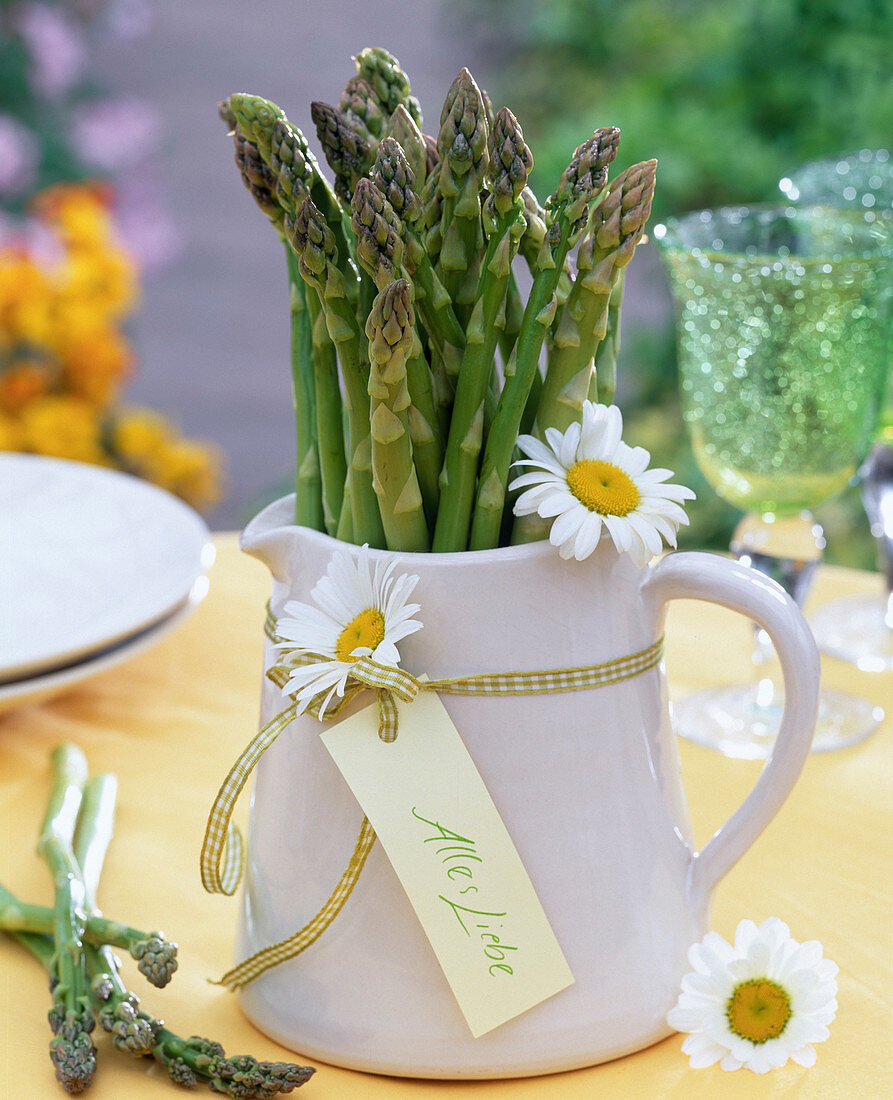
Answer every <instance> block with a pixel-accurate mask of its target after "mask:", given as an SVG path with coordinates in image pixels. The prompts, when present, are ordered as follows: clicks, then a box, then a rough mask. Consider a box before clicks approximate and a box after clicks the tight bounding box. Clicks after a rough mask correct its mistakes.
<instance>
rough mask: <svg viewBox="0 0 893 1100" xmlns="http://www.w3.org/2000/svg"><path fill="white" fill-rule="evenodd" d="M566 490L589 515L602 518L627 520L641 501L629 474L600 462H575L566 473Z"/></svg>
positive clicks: (589, 460)
mask: <svg viewBox="0 0 893 1100" xmlns="http://www.w3.org/2000/svg"><path fill="white" fill-rule="evenodd" d="M567 487H568V488H569V489H570V491H571V492H572V493H573V494H574V496H575V497H576V498H577V500H579V501H580V502H581V503H582V504H585V505H586V507H587V508H588V509H589V511H590V512H598V513H599V514H600V515H603V516H627V515H629V513H630V512H632V511H633V509H634V508H635V507H636V505H637V504H638V503H639V499H640V497H639V490H638V488H637V487H636V483H635V482H634V481H633V479H632V478H631V477H630V476H629V474H628V473H626V471H625V470H621V469H620V467H619V466H615V465H614V463H613V462H605V461H603V460H602V459H600V458H598V459H596V458H584V459H581V460H580V461H579V462H575V463H574V464H573V466H571V468H570V469H569V470H568V472H567Z"/></svg>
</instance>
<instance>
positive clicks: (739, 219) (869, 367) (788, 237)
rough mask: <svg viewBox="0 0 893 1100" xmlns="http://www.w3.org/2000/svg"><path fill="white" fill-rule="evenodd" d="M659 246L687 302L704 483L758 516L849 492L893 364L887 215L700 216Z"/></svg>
mask: <svg viewBox="0 0 893 1100" xmlns="http://www.w3.org/2000/svg"><path fill="white" fill-rule="evenodd" d="M655 238H656V239H657V243H658V245H659V246H660V247H661V249H662V253H663V258H664V260H665V263H666V265H667V269H668V271H669V273H670V278H671V283H672V287H673V292H674V297H675V298H676V303H677V307H678V336H679V369H680V380H681V388H682V398H683V411H684V416H685V420H686V423H687V425H688V428H689V431H690V433H691V439H692V445H693V448H694V451H695V455H696V457H697V460H698V463H699V464H700V466H701V468H702V470H703V471H704V474H705V476H706V477H707V479H708V480H709V481H710V483H711V484H712V485H713V487H714V488H715V489H716V491H717V493H719V495H720V496H722V497H724V498H725V499H726V500H728V501H730V502H731V503H732V504H735V505H737V506H738V507H740V508H743V509H745V510H747V511H758V512H775V513H779V514H785V513H790V512H796V511H799V510H801V509H803V508H811V507H815V506H816V505H818V504H821V503H822V502H823V501H824V500H827V499H828V498H829V497H832V496H834V494H836V493H838V492H839V491H840V490H842V489H843V488H844V487H845V486H846V484H847V482H848V481H849V479H850V478H851V477H852V476H853V474H854V473H855V472H856V469H857V468H858V465H859V462H860V461H861V459H862V458H863V457H864V455H865V453H866V451H867V449H868V447H869V444H870V443H871V439H872V436H873V432H874V430H875V425H876V422H877V418H878V414H879V411H880V406H881V400H882V396H883V394H884V390H885V385H886V377H887V372H888V364H889V358H890V356H889V340H890V327H891V310H890V293H889V289H890V282H891V265H890V256H889V252H888V251H887V250H888V248H889V230H888V228H887V226H886V224H885V223H884V220H883V219H878V218H877V217H872V218H870V219H866V217H865V216H864V215H863V214H861V213H859V212H852V211H846V210H833V209H830V208H827V207H825V208H793V207H789V206H786V207H768V208H759V207H753V208H728V209H724V210H713V211H700V212H697V213H694V214H690V215H687V216H685V217H683V218H680V219H675V220H673V221H671V222H668V224H667V225H666V226H665V227H658V230H656V231H655Z"/></svg>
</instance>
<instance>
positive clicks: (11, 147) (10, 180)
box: [0, 114, 40, 195]
mask: <svg viewBox="0 0 893 1100" xmlns="http://www.w3.org/2000/svg"><path fill="white" fill-rule="evenodd" d="M39 157H40V147H39V145H38V141H37V138H36V136H35V135H34V134H33V133H32V132H31V131H30V130H29V129H28V128H27V127H25V126H23V125H22V124H21V123H20V122H19V121H18V120H17V119H14V118H13V117H12V116H11V115H4V114H0V195H19V194H21V193H22V192H24V191H27V190H28V188H29V187H30V186H31V184H32V183H33V181H34V176H35V173H36V171H37V162H38V160H39Z"/></svg>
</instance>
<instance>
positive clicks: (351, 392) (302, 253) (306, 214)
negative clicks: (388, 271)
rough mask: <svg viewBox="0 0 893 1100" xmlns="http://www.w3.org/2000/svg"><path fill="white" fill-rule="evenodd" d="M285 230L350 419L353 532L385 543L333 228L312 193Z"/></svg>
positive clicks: (357, 342) (358, 351)
mask: <svg viewBox="0 0 893 1100" xmlns="http://www.w3.org/2000/svg"><path fill="white" fill-rule="evenodd" d="M285 232H286V235H287V237H288V239H289V240H290V242H291V244H292V246H293V248H294V250H295V252H296V253H297V255H298V264H299V269H300V272H301V275H302V276H303V278H304V279H305V280H306V282H307V283H308V284H309V285H310V286H311V287H312V288H313V289H314V290H315V291H316V292H317V294H318V295H319V300H320V303H321V304H322V307H323V310H324V312H325V317H326V325H327V327H328V332H329V336H330V338H331V340H332V342H333V343H334V344H335V347H336V348H337V349H338V358H339V360H340V362H341V369H342V374H343V379H344V390H345V393H344V399H345V405H346V407H347V415H348V423H349V433H348V434H349V445H348V452H349V453H348V469H349V471H350V487H351V492H350V506H351V512H352V523H353V534H354V538H355V539H356V540H357V541H358V542H361V543H362V542H368V543H369V545H370V546H383V545H384V530H383V528H382V525H381V516H380V514H379V511H378V502H377V500H376V497H375V492H374V489H373V487H372V447H371V441H370V437H369V395H368V392H367V385H368V380H369V366H368V363H367V362H366V357H365V354H364V352H363V349H362V347H361V334H360V328H359V325H358V324H357V318H356V314H355V313H354V311H353V309H352V308H351V306H350V303H349V302H348V299H347V287H346V284H345V280H344V276H343V275H342V274H341V272H340V270H339V269H338V262H337V261H338V252H337V249H336V247H335V239H334V237H333V235H332V231H331V229H330V228H329V226H328V225H327V224H326V220H325V218H324V217H323V215H322V213H321V212H320V211H319V209H318V208H317V207H316V205H315V204H314V202H313V200H312V199H311V198H309V197H308V198H306V199H305V200H304V202H303V203H302V204H301V206H300V208H299V209H298V211H297V214H296V215H295V217H294V219H291V218H289V217H288V216H286V219H285Z"/></svg>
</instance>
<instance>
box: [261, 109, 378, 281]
mask: <svg viewBox="0 0 893 1100" xmlns="http://www.w3.org/2000/svg"><path fill="white" fill-rule="evenodd" d="M270 168H271V169H272V171H273V172H274V173H275V175H276V178H277V187H276V196H277V198H278V199H279V202H280V203H281V204H282V207H283V209H284V210H285V212H286V213H287V214H291V215H294V214H295V212H296V211H297V208H298V207H299V206H300V205H301V203H302V202H303V201H304V199H305V198H306V197H307V194H308V192H309V194H310V197H311V198H312V199H313V201H314V202H315V203H316V205H317V206H318V207H319V209H320V210H321V211H322V212H323V215H324V216H325V219H326V221H327V222H328V224H329V228H330V229H331V230H332V233H333V234H334V236H335V245H336V247H337V249H338V255H339V258H340V262H341V270H342V273H343V274H344V277H345V279H346V280H347V283H348V289H352V288H353V283H354V282H355V280H356V274H357V273H356V268H355V267H354V265H353V262H352V260H351V255H350V249H349V247H348V245H349V241H348V238H347V235H346V233H345V228H344V227H345V224H346V221H347V213H346V211H345V209H344V207H343V206H342V204H341V200H340V199H339V198H338V196H337V195H336V194H335V192H334V191H333V190H332V187H331V185H330V184H329V181H328V180H327V179H326V177H325V176H324V175H323V174H322V171H321V170H320V167H319V162H318V161H317V159H316V157H315V156H314V155H313V153H312V152H311V150H310V147H309V146H308V144H307V139H306V138H305V137H304V135H303V134H302V133H301V131H300V130H299V129H298V128H297V127H296V126H293V125H292V124H291V123H290V122H289V121H288V120H287V119H285V118H279V119H277V120H276V121H275V122H274V124H273V129H272V133H271V135H270Z"/></svg>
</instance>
